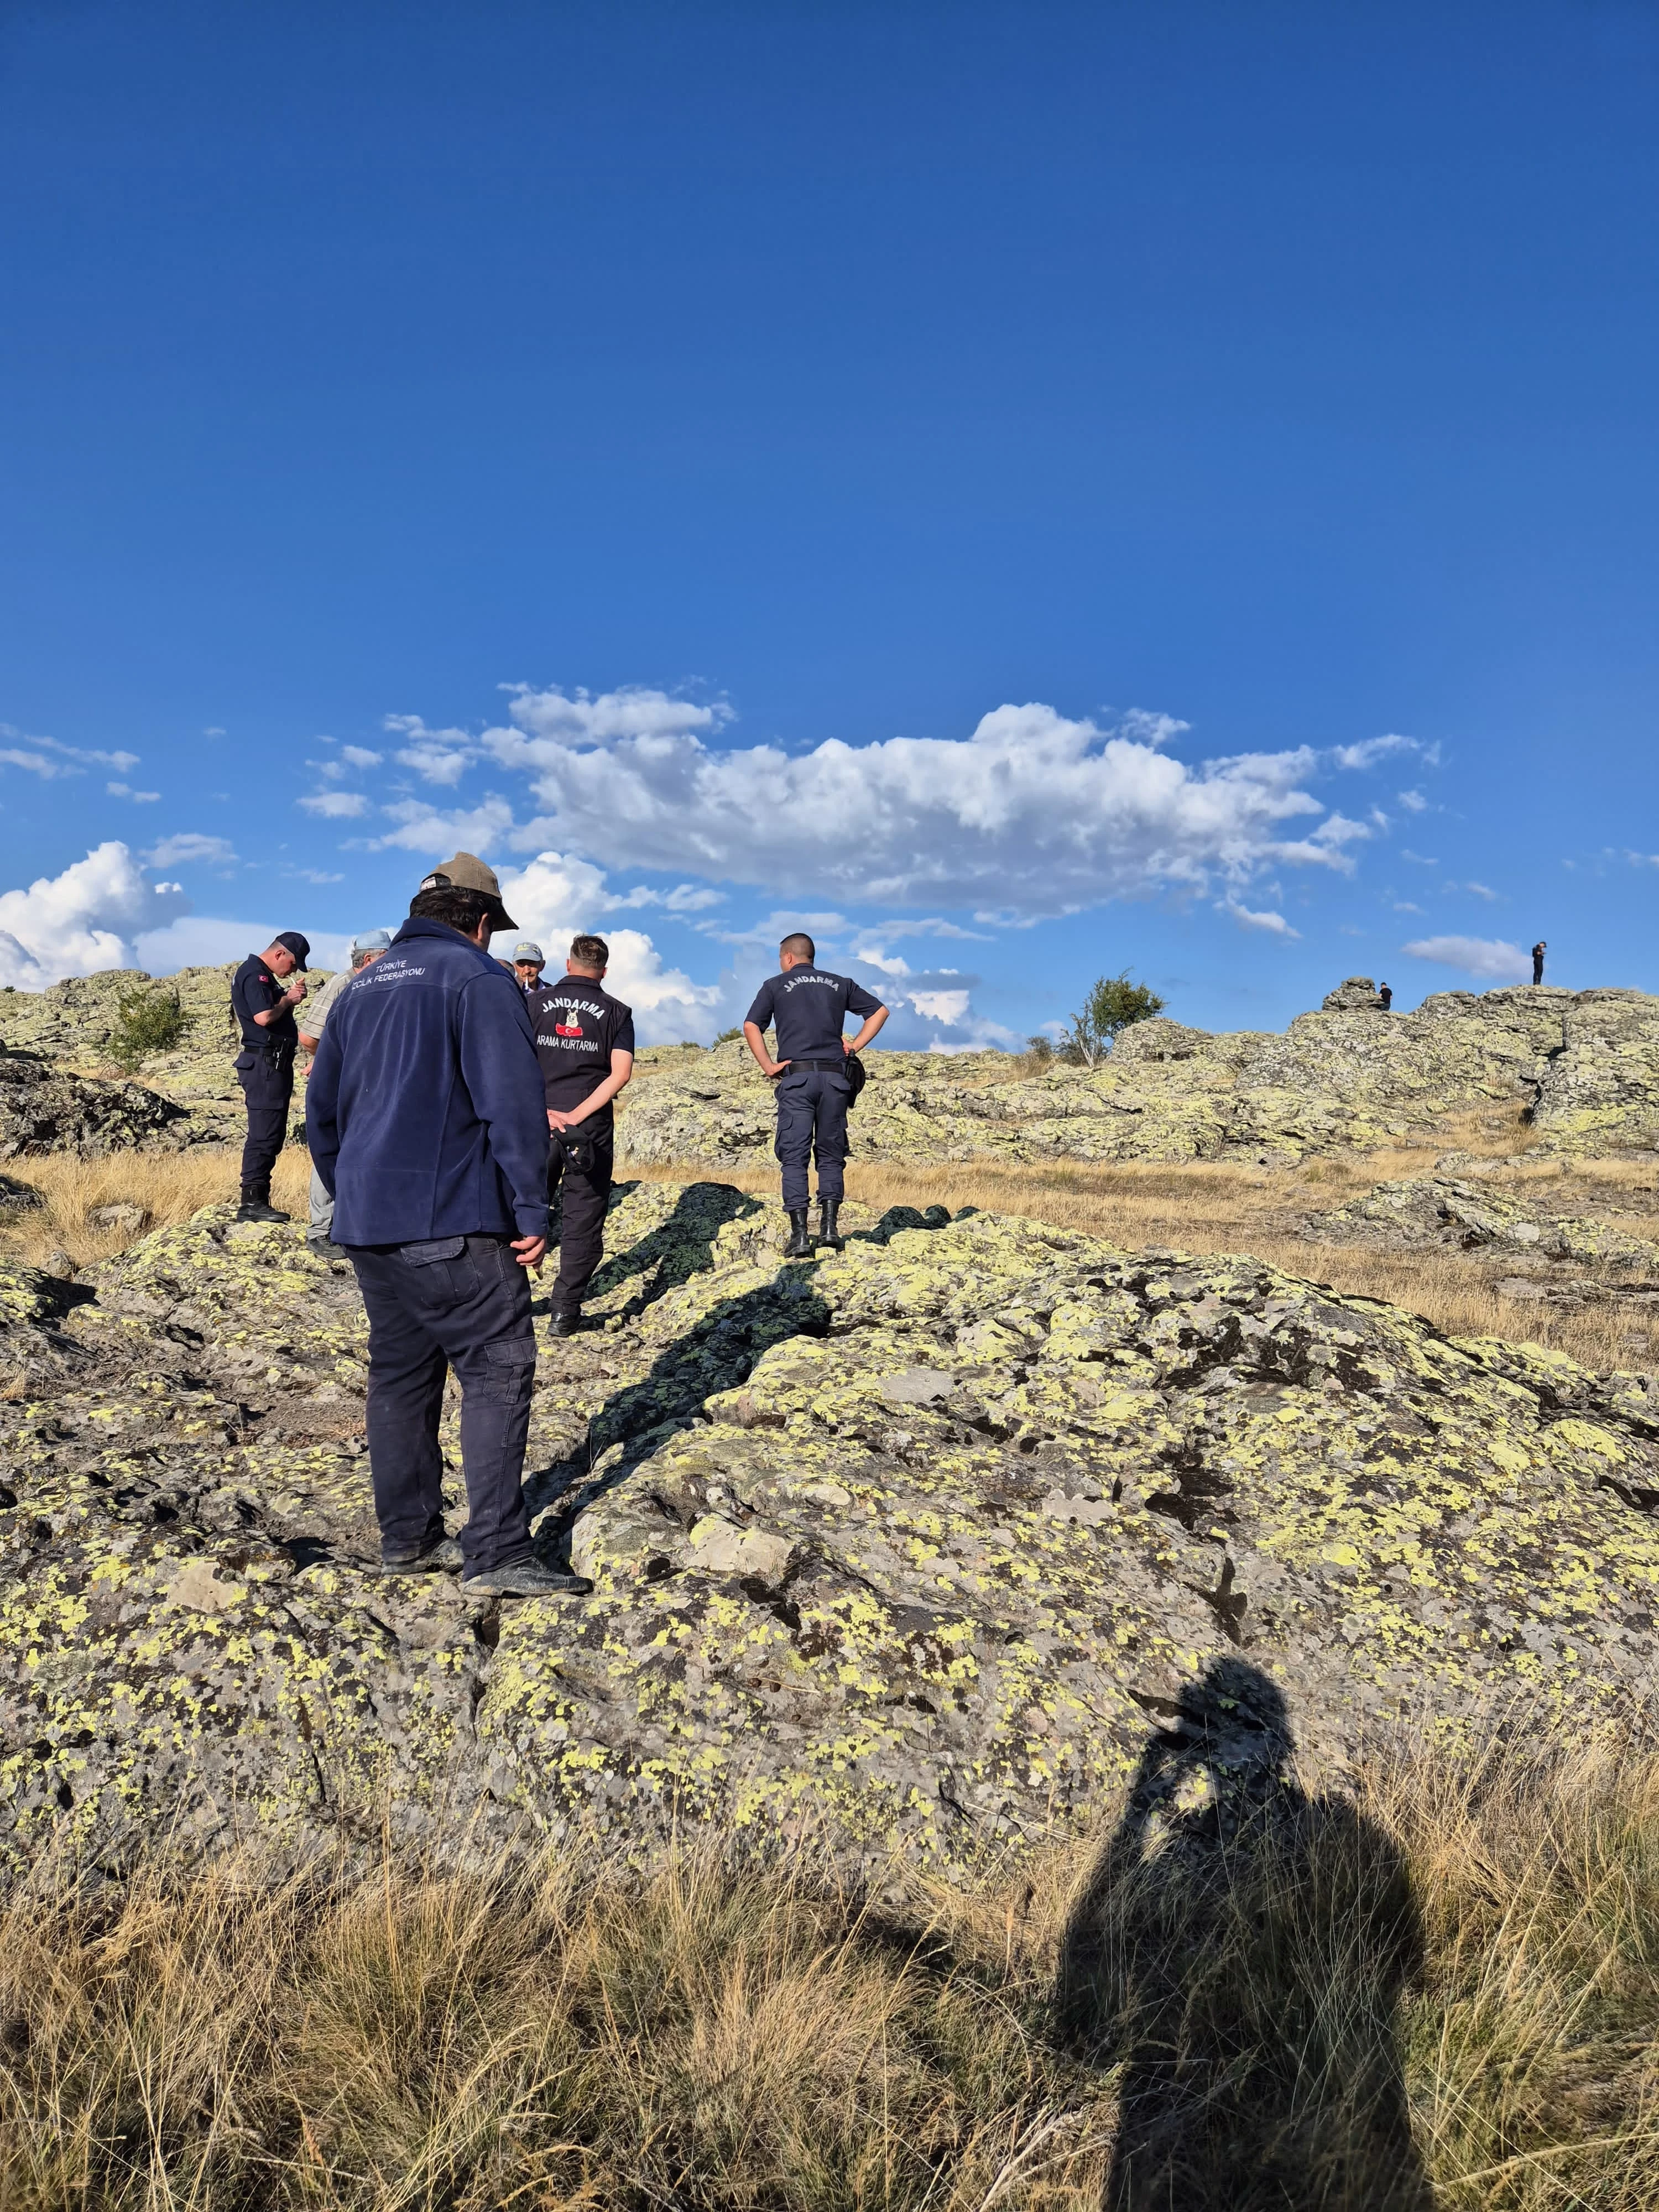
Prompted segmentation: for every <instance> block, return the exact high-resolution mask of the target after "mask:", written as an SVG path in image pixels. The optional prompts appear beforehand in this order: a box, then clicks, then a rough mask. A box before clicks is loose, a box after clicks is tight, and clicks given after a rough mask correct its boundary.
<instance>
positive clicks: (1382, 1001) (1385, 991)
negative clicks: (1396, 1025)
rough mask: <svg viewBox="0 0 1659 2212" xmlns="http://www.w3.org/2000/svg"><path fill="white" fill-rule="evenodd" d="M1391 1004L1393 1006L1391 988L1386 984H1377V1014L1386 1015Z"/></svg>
mask: <svg viewBox="0 0 1659 2212" xmlns="http://www.w3.org/2000/svg"><path fill="white" fill-rule="evenodd" d="M1393 1004H1394V991H1393V989H1392V987H1390V986H1389V984H1387V983H1379V984H1378V985H1377V987H1376V1011H1377V1012H1378V1013H1379V1014H1386V1013H1387V1012H1388V1011H1389V1007H1390V1006H1393Z"/></svg>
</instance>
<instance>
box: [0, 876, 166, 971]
mask: <svg viewBox="0 0 1659 2212" xmlns="http://www.w3.org/2000/svg"><path fill="white" fill-rule="evenodd" d="M187 904H188V901H187V900H186V899H185V897H184V896H183V894H182V893H181V892H180V890H179V886H178V885H177V884H153V883H151V882H150V881H149V878H148V877H146V876H145V875H144V873H143V870H142V869H141V868H140V867H139V866H138V863H137V860H134V858H133V856H132V854H131V853H130V852H129V851H128V849H127V848H126V847H125V845H124V844H122V843H121V842H120V841H119V840H118V839H115V838H112V839H111V840H110V841H109V842H107V843H106V844H102V845H99V846H95V847H94V849H93V850H92V851H91V852H89V853H88V854H87V856H86V858H85V860H76V861H74V862H72V863H71V865H70V866H69V867H67V868H65V869H64V872H63V873H62V874H61V875H57V876H41V877H39V878H36V880H35V881H34V882H33V883H32V884H29V886H28V887H27V890H9V891H4V892H0V983H12V984H15V985H16V986H17V987H18V988H19V989H20V990H24V991H43V990H45V989H46V986H47V985H48V984H49V983H55V982H57V981H58V980H59V978H60V977H62V976H64V975H93V974H94V973H95V972H96V971H97V969H100V968H131V967H133V966H135V965H137V954H136V951H135V944H136V940H137V939H138V937H139V936H140V935H141V933H143V932H145V931H147V930H151V929H155V928H159V927H165V926H166V925H167V923H169V922H170V921H173V919H174V917H175V916H176V915H179V914H180V913H182V912H183V910H184V908H185V906H186V905H187Z"/></svg>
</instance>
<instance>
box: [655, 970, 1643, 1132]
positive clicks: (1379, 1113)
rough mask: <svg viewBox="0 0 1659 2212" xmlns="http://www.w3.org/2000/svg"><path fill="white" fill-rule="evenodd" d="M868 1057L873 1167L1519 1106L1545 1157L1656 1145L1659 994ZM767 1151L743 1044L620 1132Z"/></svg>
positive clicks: (666, 1072) (1467, 998) (1512, 997)
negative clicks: (1097, 1047)
mask: <svg viewBox="0 0 1659 2212" xmlns="http://www.w3.org/2000/svg"><path fill="white" fill-rule="evenodd" d="M1356 981H1357V982H1360V981H1364V978H1358V979H1356ZM1347 988H1348V986H1346V985H1345V986H1344V989H1345V990H1346V989H1347ZM1367 988H1368V989H1369V985H1367ZM1334 995H1335V996H1340V994H1334ZM866 1066H867V1068H868V1070H869V1075H870V1081H869V1085H868V1087H867V1088H866V1091H865V1092H864V1095H863V1097H862V1098H860V1101H859V1106H858V1111H857V1113H856V1115H854V1121H853V1137H854V1148H855V1151H856V1152H858V1153H860V1154H862V1155H864V1156H866V1157H868V1158H874V1159H896V1160H922V1159H938V1160H968V1159H1000V1160H1009V1161H1039V1160H1045V1159H1079V1160H1099V1161H1109V1160H1133V1159H1143V1160H1144V1159H1152V1160H1195V1159H1243V1160H1254V1161H1261V1162H1268V1163H1273V1162H1282V1163H1292V1162H1294V1161H1296V1160H1297V1159H1301V1158H1305V1157H1307V1156H1309V1155H1310V1154H1316V1153H1323V1152H1338V1151H1343V1150H1348V1149H1354V1150H1360V1151H1365V1150H1371V1149H1374V1148H1376V1147H1379V1146H1385V1145H1398V1144H1405V1143H1421V1142H1425V1141H1428V1140H1430V1139H1431V1138H1432V1137H1433V1135H1434V1133H1435V1132H1436V1131H1437V1128H1438V1127H1439V1126H1440V1125H1441V1124H1442V1123H1443V1121H1445V1120H1446V1119H1447V1117H1448V1116H1449V1115H1456V1114H1459V1113H1462V1112H1466V1111H1468V1110H1469V1109H1473V1108H1480V1107H1483V1106H1487V1105H1492V1104H1494V1103H1508V1104H1510V1105H1511V1106H1513V1107H1514V1108H1515V1109H1516V1111H1517V1114H1518V1113H1519V1112H1520V1111H1521V1110H1522V1109H1525V1110H1526V1111H1527V1112H1528V1115H1529V1116H1530V1118H1531V1121H1532V1124H1533V1127H1534V1130H1535V1131H1536V1132H1537V1133H1539V1136H1540V1138H1541V1143H1542V1147H1543V1149H1544V1150H1546V1151H1550V1152H1586V1151H1599V1152H1611V1151H1619V1150H1643V1149H1653V1148H1659V999H1656V998H1650V997H1649V996H1648V995H1647V994H1645V993H1643V992H1639V991H1583V992H1578V993H1573V992H1570V991H1560V990H1555V989H1553V988H1550V987H1544V986H1541V987H1538V988H1536V989H1534V988H1530V987H1515V988H1512V989H1505V990H1498V991H1488V992H1486V993H1485V994H1475V993H1473V992H1468V991H1447V992H1442V993H1440V994H1437V996H1435V997H1433V998H1431V999H1426V1000H1425V1001H1424V1003H1423V1004H1422V1006H1419V1008H1418V1009H1417V1011H1416V1012H1414V1013H1410V1014H1391V1015H1389V1017H1388V1018H1387V1019H1386V1020H1384V1019H1382V1018H1379V1017H1378V1015H1377V1014H1376V1012H1375V1010H1374V1009H1372V1008H1371V1007H1370V1006H1369V1005H1367V1006H1364V1007H1359V1008H1355V1007H1352V1006H1349V1007H1346V1008H1344V1009H1339V1010H1337V1011H1335V1012H1321V1013H1316V1014H1302V1015H1299V1016H1298V1017H1297V1019H1296V1020H1295V1021H1293V1022H1292V1023H1291V1025H1290V1028H1289V1030H1287V1031H1286V1032H1285V1034H1284V1035H1283V1036H1279V1035H1275V1034H1273V1033H1271V1032H1264V1031H1255V1030H1240V1031H1237V1032H1233V1033H1230V1034H1224V1035H1220V1036H1212V1035H1210V1034H1209V1033H1208V1032H1206V1031H1205V1030H1194V1029H1189V1028H1186V1027H1183V1026H1182V1024H1179V1023H1176V1022H1172V1021H1167V1020H1164V1019H1162V1018H1159V1019H1155V1020H1152V1021H1148V1022H1140V1023H1137V1024H1135V1026H1134V1027H1133V1029H1130V1030H1126V1031H1125V1032H1124V1034H1123V1036H1121V1038H1120V1039H1119V1040H1118V1043H1117V1047H1116V1049H1115V1051H1114V1052H1113V1054H1111V1056H1110V1058H1109V1060H1106V1061H1105V1062H1104V1063H1103V1065H1102V1066H1100V1067H1098V1068H1096V1069H1092V1070H1090V1069H1085V1068H1078V1067H1070V1066H1061V1065H1058V1064H1055V1065H1053V1066H1049V1067H1048V1068H1046V1069H1042V1070H1033V1069H1030V1068H1029V1067H1028V1066H1025V1064H1024V1063H1023V1062H1020V1061H1016V1060H1010V1059H1009V1058H1007V1057H1006V1055H1004V1054H995V1053H978V1054H963V1055H962V1056H961V1057H959V1058H946V1057H945V1056H942V1055H933V1056H929V1055H926V1054H913V1053H884V1052H872V1053H871V1054H868V1055H867V1057H866ZM1518 1135H1519V1130H1518V1127H1517V1137H1518ZM771 1141H772V1107H771V1091H770V1089H769V1085H767V1084H766V1083H765V1081H764V1079H763V1078H762V1077H761V1075H760V1074H759V1073H758V1071H757V1069H756V1068H755V1067H754V1065H753V1063H752V1061H750V1058H749V1055H748V1054H747V1053H746V1052H745V1051H744V1048H743V1047H742V1046H741V1045H740V1044H728V1045H724V1046H721V1047H720V1048H717V1049H716V1050H714V1051H713V1052H708V1053H700V1054H687V1053H679V1054H673V1055H672V1056H671V1057H669V1056H667V1055H665V1056H664V1059H663V1061H662V1062H661V1063H660V1064H659V1070H656V1069H653V1072H652V1073H650V1075H649V1078H648V1079H647V1080H644V1081H642V1082H641V1083H640V1084H639V1085H636V1086H635V1090H634V1091H632V1092H630V1093H629V1097H628V1103H627V1110H626V1112H625V1114H624V1115H623V1125H622V1144H623V1150H624V1153H625V1156H626V1157H628V1158H631V1159H634V1160H636V1161H639V1162H641V1163H642V1164H669V1163H672V1162H677V1161H700V1162H705V1163H707V1164H709V1165H711V1166H712V1165H733V1164H752V1163H754V1162H756V1161H757V1160H762V1159H763V1158H765V1157H766V1155H767V1153H768V1152H769V1148H770V1145H771Z"/></svg>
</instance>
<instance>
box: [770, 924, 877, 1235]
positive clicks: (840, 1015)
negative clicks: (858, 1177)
mask: <svg viewBox="0 0 1659 2212" xmlns="http://www.w3.org/2000/svg"><path fill="white" fill-rule="evenodd" d="M816 963H817V946H816V945H814V944H813V942H812V940H811V938H810V937H808V936H807V935H806V933H805V931H804V930H798V931H797V932H796V933H794V934H793V936H790V937H786V938H785V939H784V940H783V943H782V944H781V945H780V946H779V947H778V968H779V971H780V972H779V973H778V974H777V975H772V976H769V977H768V979H767V981H765V982H764V983H763V984H762V985H761V987H760V989H759V991H758V992H757V994H756V997H755V1003H754V1005H753V1006H750V1009H749V1012H748V1013H747V1014H746V1015H745V1017H744V1024H743V1034H744V1037H745V1039H746V1040H747V1041H748V1045H749V1049H750V1052H751V1053H753V1054H754V1055H755V1059H756V1060H757V1063H758V1065H759V1067H760V1071H761V1073H762V1074H763V1075H765V1076H769V1077H770V1078H772V1079H774V1080H775V1082H776V1084H777V1086H778V1135H777V1144H776V1147H775V1149H776V1152H777V1156H778V1159H779V1161H780V1163H781V1166H782V1169H783V1207H784V1212H786V1213H787V1215H788V1216H789V1242H788V1243H787V1244H786V1245H785V1246H784V1248H783V1256H784V1258H785V1259H786V1260H805V1259H810V1258H811V1254H812V1249H813V1243H814V1240H813V1238H812V1237H811V1236H810V1235H809V1234H808V1232H807V1227H806V1214H807V1207H808V1203H809V1193H808V1190H807V1185H806V1162H807V1157H808V1155H809V1154H811V1156H812V1157H813V1158H815V1159H816V1160H817V1170H818V1209H819V1211H818V1234H817V1242H818V1243H823V1244H827V1245H828V1246H829V1249H830V1250H831V1251H832V1252H839V1251H840V1250H841V1249H842V1237H841V1232H840V1229H839V1227H838V1225H837V1223H836V1214H837V1213H838V1212H839V1211H840V1209H841V1202H842V1198H843V1197H844V1196H845V1195H846V1184H845V1178H844V1175H843V1170H844V1168H845V1166H846V1164H847V1109H848V1106H849V1105H850V1104H851V1103H852V1100H853V1085H852V1079H851V1078H850V1077H849V1076H848V1073H847V1057H848V1054H849V1053H854V1052H862V1051H863V1049H864V1048H865V1046H866V1045H867V1044H868V1043H869V1042H870V1040H871V1039H872V1037H873V1036H875V1034H876V1032H877V1031H878V1030H879V1029H880V1027H881V1025H882V1024H883V1023H884V1021H885V1020H886V1019H887V1008H886V1007H885V1006H883V1004H882V1003H881V1000H879V999H878V998H875V997H872V994H870V993H869V992H868V991H866V989H865V987H864V986H863V985H862V984H861V983H855V982H854V981H853V979H852V977H851V976H850V975H830V974H829V972H828V971H827V970H826V969H822V968H819V967H818V966H817V964H816ZM849 1014H861V1015H863V1016H864V1018H865V1019H864V1026H863V1027H862V1029H860V1031H859V1033H858V1035H857V1036H855V1037H854V1039H853V1041H852V1042H851V1043H850V1044H848V1042H847V1037H846V1033H845V1032H846V1025H847V1018H848V1015H849ZM769 1022H770V1023H773V1024H775V1026H776V1030H777V1039H778V1056H777V1058H776V1059H775V1060H774V1059H773V1058H772V1056H771V1054H769V1052H768V1051H767V1049H766V1039H765V1036H764V1035H763V1031H764V1030H765V1029H766V1026H767V1024H768V1023H769Z"/></svg>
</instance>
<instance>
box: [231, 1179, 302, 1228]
mask: <svg viewBox="0 0 1659 2212" xmlns="http://www.w3.org/2000/svg"><path fill="white" fill-rule="evenodd" d="M236 1218H237V1219H238V1220H239V1221H287V1220H289V1218H291V1217H290V1216H289V1215H288V1214H286V1213H284V1212H283V1211H282V1209H281V1207H280V1206H273V1205H272V1204H271V1202H270V1184H269V1183H267V1184H266V1186H265V1188H264V1189H263V1190H259V1189H258V1188H244V1189H243V1192H242V1202H241V1204H240V1206H238V1207H237V1209H236Z"/></svg>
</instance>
